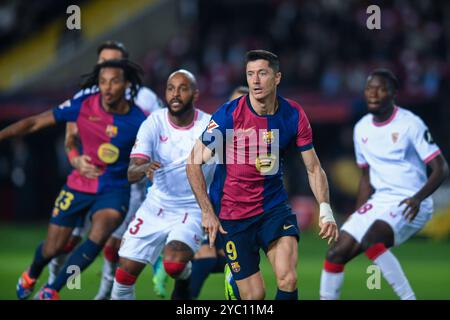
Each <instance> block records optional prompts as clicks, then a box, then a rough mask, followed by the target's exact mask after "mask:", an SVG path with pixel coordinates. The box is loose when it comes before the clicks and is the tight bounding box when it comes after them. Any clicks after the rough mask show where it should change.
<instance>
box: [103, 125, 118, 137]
mask: <svg viewBox="0 0 450 320" xmlns="http://www.w3.org/2000/svg"><path fill="white" fill-rule="evenodd" d="M118 132H119V128H117V127H116V126H114V125H112V124H108V126H107V127H106V135H107V136H108V137H110V138H114V137H116V136H117V133H118Z"/></svg>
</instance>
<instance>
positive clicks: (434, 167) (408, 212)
mask: <svg viewBox="0 0 450 320" xmlns="http://www.w3.org/2000/svg"><path fill="white" fill-rule="evenodd" d="M428 165H429V166H430V167H431V174H430V176H429V177H428V180H427V182H426V183H425V185H424V186H423V187H422V188H421V189H420V190H419V191H418V192H417V193H416V194H415V195H414V196H412V197H411V198H407V199H405V200H403V201H402V202H400V205H402V204H406V207H405V209H404V210H403V215H404V216H405V218H406V219H407V220H408V221H410V222H411V221H413V220H414V218H415V217H416V215H417V214H418V213H419V210H420V203H421V202H422V201H423V200H424V199H426V198H428V197H429V196H430V195H431V194H433V192H434V191H436V189H437V188H439V186H440V185H441V184H442V182H444V180H445V179H446V178H447V177H448V175H449V169H448V163H447V161H446V160H445V158H444V157H443V156H442V154H440V155H438V156H437V157H436V158H434V159H433V160H431V161H430V162H429V163H428Z"/></svg>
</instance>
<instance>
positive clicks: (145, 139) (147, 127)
mask: <svg viewBox="0 0 450 320" xmlns="http://www.w3.org/2000/svg"><path fill="white" fill-rule="evenodd" d="M154 118H155V117H154V116H153V115H150V116H149V117H148V118H147V119H146V120H145V121H144V122H142V124H141V126H140V127H139V130H138V133H137V136H136V142H135V143H134V146H133V149H131V154H130V158H144V159H147V160H150V159H151V156H152V152H153V146H154V142H155V137H156V136H157V131H158V128H157V124H156V121H155V119H154Z"/></svg>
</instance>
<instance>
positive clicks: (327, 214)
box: [319, 202, 336, 223]
mask: <svg viewBox="0 0 450 320" xmlns="http://www.w3.org/2000/svg"><path fill="white" fill-rule="evenodd" d="M319 218H320V219H321V221H322V223H328V222H333V223H336V221H335V220H334V217H333V210H331V207H330V204H329V203H326V202H322V203H321V204H320V214H319Z"/></svg>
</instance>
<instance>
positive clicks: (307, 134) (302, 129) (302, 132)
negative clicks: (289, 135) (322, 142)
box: [296, 108, 313, 152]
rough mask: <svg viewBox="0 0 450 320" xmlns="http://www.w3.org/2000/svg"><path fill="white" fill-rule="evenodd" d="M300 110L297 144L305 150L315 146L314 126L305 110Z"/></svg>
mask: <svg viewBox="0 0 450 320" xmlns="http://www.w3.org/2000/svg"><path fill="white" fill-rule="evenodd" d="M298 111H299V114H298V117H299V118H298V123H297V136H296V145H297V148H298V149H299V150H300V151H301V152H303V151H307V150H310V149H312V148H313V138H312V128H311V124H310V123H309V120H308V117H307V116H306V113H305V111H303V109H302V108H298Z"/></svg>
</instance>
